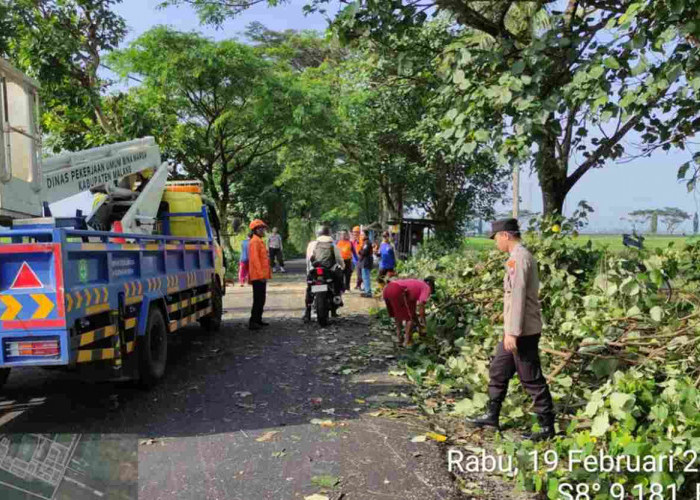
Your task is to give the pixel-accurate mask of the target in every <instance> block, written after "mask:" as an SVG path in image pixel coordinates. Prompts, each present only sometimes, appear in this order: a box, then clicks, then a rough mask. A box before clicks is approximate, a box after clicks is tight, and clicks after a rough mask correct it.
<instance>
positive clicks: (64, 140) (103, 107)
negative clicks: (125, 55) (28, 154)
mask: <svg viewBox="0 0 700 500" xmlns="http://www.w3.org/2000/svg"><path fill="white" fill-rule="evenodd" d="M120 2H121V0H13V1H11V2H7V1H5V2H0V27H2V26H3V25H4V26H7V27H8V28H9V29H10V30H11V31H10V36H9V37H7V38H6V39H5V40H4V41H3V40H2V39H3V34H0V55H2V56H4V57H7V58H9V59H10V61H11V62H12V63H13V64H14V65H16V66H18V67H19V68H20V69H21V70H22V71H24V72H26V73H27V74H29V75H30V76H32V77H34V78H36V79H37V80H38V81H39V82H40V83H41V85H42V89H41V95H42V100H43V105H44V109H45V113H44V116H43V125H44V129H45V130H46V131H47V132H48V133H49V135H50V143H51V145H52V146H53V149H54V150H57V151H58V150H62V149H79V148H83V147H86V146H90V145H95V144H101V143H104V142H105V141H110V140H115V139H122V138H123V137H124V131H123V130H122V129H120V125H119V124H118V123H116V122H115V120H114V117H113V116H112V115H111V112H113V111H115V110H116V109H117V108H118V107H119V106H122V105H123V103H119V102H111V103H106V102H105V101H106V100H107V99H108V98H106V97H105V90H106V88H107V87H108V85H109V83H110V82H108V81H106V80H105V79H104V78H103V77H102V76H101V69H102V68H101V67H102V65H103V60H102V59H103V56H104V54H105V53H106V52H108V51H110V50H113V49H114V48H116V47H117V46H118V45H119V43H120V42H121V41H122V40H123V39H124V37H125V35H126V23H125V21H124V19H123V18H121V17H120V16H119V15H118V14H116V13H114V12H113V11H112V7H113V6H114V5H115V4H117V3H120ZM3 13H4V16H3ZM0 31H2V29H0ZM124 99H126V98H124ZM94 129H99V130H94Z"/></svg>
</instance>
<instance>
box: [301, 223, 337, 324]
mask: <svg viewBox="0 0 700 500" xmlns="http://www.w3.org/2000/svg"><path fill="white" fill-rule="evenodd" d="M318 234H319V236H318V238H316V239H315V240H314V241H311V242H309V244H308V246H307V247H306V273H307V275H308V273H310V272H311V270H312V269H314V267H317V266H318V267H323V268H324V269H328V270H329V271H330V272H332V273H333V280H334V287H335V289H336V290H337V291H338V293H340V291H341V290H342V289H343V285H342V279H343V278H342V277H343V270H344V269H345V262H344V261H343V257H342V256H341V254H340V250H339V249H338V247H337V246H335V242H334V241H333V238H331V228H330V227H328V226H323V227H322V228H321V230H320V231H319V233H318ZM312 303H313V296H312V295H311V285H308V284H307V286H306V311H305V312H304V321H311V305H312ZM341 305H342V302H341ZM331 315H332V316H337V313H336V312H335V309H333V310H332V311H331Z"/></svg>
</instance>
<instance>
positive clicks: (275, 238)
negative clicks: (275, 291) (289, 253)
mask: <svg viewBox="0 0 700 500" xmlns="http://www.w3.org/2000/svg"><path fill="white" fill-rule="evenodd" d="M267 248H268V250H269V252H270V265H274V266H275V272H279V271H282V272H283V273H286V272H287V271H285V269H284V255H283V254H282V236H281V235H280V234H279V232H278V231H277V228H276V227H273V228H272V234H271V235H270V237H269V238H268V239H267ZM275 258H276V261H277V263H275ZM277 264H279V267H278V266H277Z"/></svg>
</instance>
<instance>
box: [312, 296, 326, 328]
mask: <svg viewBox="0 0 700 500" xmlns="http://www.w3.org/2000/svg"><path fill="white" fill-rule="evenodd" d="M327 294H328V292H319V293H317V294H316V296H315V297H314V301H315V303H316V304H315V305H316V317H317V318H318V324H319V325H321V326H326V325H327V324H328V313H329V311H328V300H327V297H326V295H327Z"/></svg>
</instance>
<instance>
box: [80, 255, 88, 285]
mask: <svg viewBox="0 0 700 500" xmlns="http://www.w3.org/2000/svg"><path fill="white" fill-rule="evenodd" d="M78 278H79V279H80V281H82V282H83V283H86V282H87V279H88V266H87V260H85V259H80V264H78Z"/></svg>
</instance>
